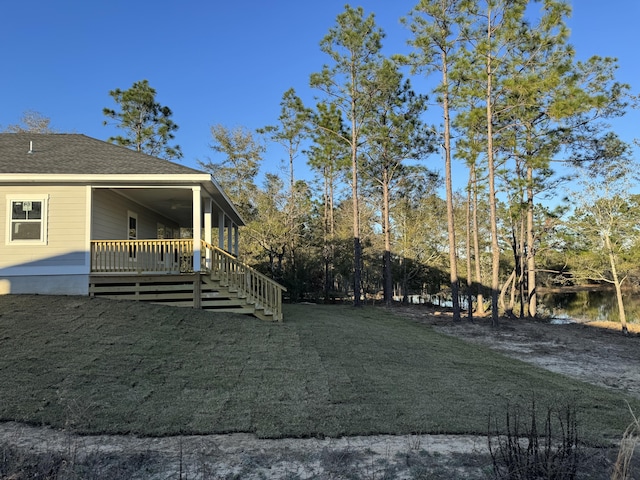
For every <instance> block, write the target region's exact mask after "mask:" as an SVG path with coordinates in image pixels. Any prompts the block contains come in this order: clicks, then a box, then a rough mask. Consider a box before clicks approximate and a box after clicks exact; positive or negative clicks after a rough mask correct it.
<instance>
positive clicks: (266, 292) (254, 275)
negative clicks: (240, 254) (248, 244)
mask: <svg viewBox="0 0 640 480" xmlns="http://www.w3.org/2000/svg"><path fill="white" fill-rule="evenodd" d="M201 242H202V250H203V252H204V254H203V255H202V270H208V271H210V272H211V275H212V277H213V276H215V277H217V278H218V279H219V280H220V281H221V282H222V283H226V284H227V285H228V286H229V287H230V288H235V289H237V290H238V292H239V293H240V294H242V295H243V296H245V297H246V299H247V301H248V302H249V303H253V304H254V305H255V307H256V308H262V309H264V311H265V313H268V314H271V315H272V316H273V319H274V320H276V321H279V322H281V321H282V318H283V315H282V293H283V292H286V291H287V289H286V288H285V287H283V286H282V285H280V284H279V283H278V282H276V281H275V280H273V279H271V278H269V277H267V276H266V275H264V274H262V273H260V272H258V271H257V270H256V269H255V268H253V267H250V266H249V265H247V264H246V263H244V262H241V261H240V260H238V259H237V258H236V257H234V256H233V255H231V254H230V253H228V252H225V251H224V250H222V249H221V248H219V247H216V246H214V245H211V244H210V243H209V242H207V241H205V240H201Z"/></svg>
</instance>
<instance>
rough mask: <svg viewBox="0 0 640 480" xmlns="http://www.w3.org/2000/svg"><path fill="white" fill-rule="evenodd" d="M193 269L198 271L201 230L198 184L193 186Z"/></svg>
mask: <svg viewBox="0 0 640 480" xmlns="http://www.w3.org/2000/svg"><path fill="white" fill-rule="evenodd" d="M192 192H193V271H194V272H196V273H198V272H199V271H200V243H201V242H200V240H201V238H202V237H201V233H200V232H201V230H202V207H201V205H200V202H201V200H200V186H197V187H193V188H192Z"/></svg>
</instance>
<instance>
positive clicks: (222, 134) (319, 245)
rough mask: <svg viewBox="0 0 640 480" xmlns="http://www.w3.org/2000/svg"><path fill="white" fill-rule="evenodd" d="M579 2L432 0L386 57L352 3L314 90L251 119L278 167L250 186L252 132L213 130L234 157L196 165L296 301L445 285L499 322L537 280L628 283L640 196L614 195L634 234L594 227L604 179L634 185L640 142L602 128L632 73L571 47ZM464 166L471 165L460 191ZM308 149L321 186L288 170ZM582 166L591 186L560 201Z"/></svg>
mask: <svg viewBox="0 0 640 480" xmlns="http://www.w3.org/2000/svg"><path fill="white" fill-rule="evenodd" d="M532 9H535V10H532ZM569 15H570V7H569V6H568V5H567V4H565V3H564V2H562V1H552V0H546V1H544V2H542V1H528V0H485V1H480V0H475V1H471V0H422V1H421V2H419V3H418V4H417V5H416V6H415V8H414V9H413V10H412V11H411V12H410V13H409V14H408V15H407V17H406V18H404V19H402V21H403V23H404V24H405V25H406V26H407V29H408V31H409V32H410V34H411V37H410V39H409V43H410V45H411V46H412V47H413V52H412V53H411V54H409V55H392V56H389V55H386V56H385V55H383V54H382V43H383V40H384V32H383V31H382V29H381V28H380V27H378V26H377V25H376V23H375V17H374V15H373V14H365V12H364V11H363V10H362V9H361V8H352V7H350V6H346V7H345V10H344V12H342V13H341V14H339V15H338V16H337V19H336V23H335V25H334V26H333V27H331V28H330V29H329V31H328V33H327V35H326V36H325V37H324V38H323V39H322V40H321V42H320V48H321V50H322V51H323V52H324V53H326V54H327V63H326V64H325V65H322V66H320V67H319V71H318V72H316V73H312V74H311V75H310V85H311V86H312V87H313V88H314V89H315V90H316V92H317V98H318V101H317V103H316V104H315V105H313V106H310V105H304V103H303V101H302V100H301V99H300V98H299V97H298V96H297V95H296V93H295V91H294V90H288V91H287V92H285V94H284V95H283V97H282V103H281V107H282V109H281V115H280V117H279V119H278V122H277V124H276V125H273V126H269V127H267V128H265V129H262V130H260V131H259V132H257V134H264V135H266V136H267V139H268V140H269V141H273V142H277V143H278V144H280V145H282V147H283V149H284V152H285V157H286V164H287V169H286V173H285V174H284V175H283V176H282V177H279V176H276V175H273V174H269V175H267V176H266V180H265V182H264V184H263V185H261V186H258V185H256V178H257V172H258V170H257V168H256V164H255V162H256V159H257V158H259V156H260V154H261V148H262V147H261V146H260V145H261V144H260V142H259V140H256V138H255V135H256V134H254V133H253V132H250V131H247V130H243V129H241V128H240V129H236V130H229V129H227V128H226V127H224V126H221V125H218V126H215V127H213V129H212V133H213V138H214V143H215V146H214V149H215V150H216V151H218V152H219V153H221V154H223V158H224V160H223V161H222V162H219V163H212V162H208V163H203V164H202V166H203V167H204V168H205V169H207V170H209V171H211V172H213V173H214V174H215V175H216V176H217V178H219V180H220V181H221V183H222V184H223V185H227V186H230V187H231V192H232V194H234V193H233V192H237V196H234V197H232V198H234V200H235V201H236V202H237V203H238V204H239V205H241V206H242V209H243V210H242V213H243V214H244V215H245V217H246V218H247V219H249V226H248V228H247V230H246V231H245V233H244V237H243V255H244V257H245V259H247V260H248V261H250V262H251V263H254V264H257V265H258V266H259V267H260V268H261V269H263V270H264V271H265V272H266V273H268V274H269V275H271V276H273V277H274V278H276V279H277V280H279V281H281V282H282V283H283V284H284V285H285V286H287V288H288V291H289V294H290V295H291V298H292V300H301V299H304V298H309V297H313V298H322V299H324V300H331V299H332V298H335V297H340V298H344V297H348V298H353V301H354V304H356V305H358V304H360V302H361V301H363V300H364V299H367V298H379V297H381V299H383V300H384V301H385V302H391V301H392V299H394V298H395V299H405V300H406V299H407V298H408V297H409V296H410V295H425V294H427V293H428V294H437V295H443V296H445V297H447V298H448V299H449V300H450V302H451V304H452V307H453V311H454V319H456V320H459V319H460V318H461V314H460V311H461V308H460V298H461V297H462V295H461V294H463V295H464V298H465V300H466V304H467V305H473V306H474V308H473V309H472V308H468V309H467V311H468V315H469V316H470V317H471V315H472V314H473V310H475V312H476V313H477V314H479V315H484V314H485V312H486V311H487V309H488V310H490V312H491V315H492V320H493V322H494V323H497V321H498V315H499V313H501V312H505V313H506V314H508V315H515V316H523V317H524V316H531V317H533V316H536V314H537V287H539V286H540V285H564V284H568V283H577V282H582V281H587V280H588V281H607V282H612V283H614V284H615V285H617V286H618V287H619V286H620V284H621V283H622V281H624V279H625V278H627V277H629V275H631V274H633V273H634V272H635V270H636V265H637V262H635V263H634V262H633V261H632V259H630V256H631V257H632V256H633V247H634V246H635V244H636V243H637V241H636V236H637V231H636V230H637V225H638V222H637V219H638V213H637V210H638V208H637V207H638V205H637V198H635V197H632V196H630V195H627V193H626V192H628V189H627V190H613V191H615V195H614V197H615V198H612V199H611V202H609V200H606V202H609V203H607V205H609V206H611V205H613V204H616V205H617V208H621V209H624V215H623V217H624V218H626V219H627V220H628V221H627V223H628V225H627V227H626V230H625V229H622V227H621V226H620V225H618V224H616V225H615V226H613V225H610V226H609V227H608V228H604V227H602V228H596V229H592V230H593V232H592V233H591V232H587V230H586V229H585V228H583V227H584V226H585V225H591V226H593V225H595V224H596V223H597V221H596V219H595V217H596V216H598V215H599V214H598V213H596V210H595V209H594V208H593V207H594V205H596V204H600V203H602V202H605V200H604V199H605V198H609V197H611V195H610V193H611V192H609V193H607V192H604V191H601V192H598V191H596V190H597V189H596V188H595V187H596V186H603V185H610V184H611V185H612V184H615V183H616V182H620V181H625V182H628V181H631V180H632V178H631V177H632V168H631V167H630V165H631V162H632V159H631V158H630V147H629V146H628V145H626V144H625V143H624V142H623V141H622V140H621V139H620V138H618V136H617V135H616V134H615V132H613V131H612V130H611V129H610V126H609V125H608V123H607V121H608V120H609V119H612V118H614V117H618V116H621V115H623V114H624V113H625V109H626V108H627V103H628V101H629V100H630V98H631V97H630V96H629V86H627V85H624V84H621V83H619V82H617V81H616V79H615V71H616V68H617V66H616V60H615V59H613V58H602V57H591V58H589V59H588V60H586V61H579V60H577V59H576V56H575V52H574V50H573V48H572V47H571V45H570V43H569V31H568V29H567V26H566V20H567V18H568V16H569ZM529 18H536V19H537V20H536V21H535V22H532V21H530V20H529ZM412 82H413V84H416V85H417V87H418V88H417V89H414V87H413V84H412ZM427 108H429V109H431V110H432V111H433V110H434V109H437V111H438V112H439V115H440V116H441V120H440V121H439V122H438V123H437V124H435V125H430V124H428V123H426V122H425V120H424V119H425V118H426V115H425V112H426V111H427ZM427 157H429V162H423V161H422V160H424V159H426V158H427ZM433 158H442V160H441V161H438V162H432V159H433ZM454 161H456V162H457V163H458V164H460V163H461V164H464V165H465V166H466V167H467V172H468V179H467V181H466V187H465V188H464V190H460V191H457V192H456V191H454V188H453V181H452V180H453V179H452V175H453V173H452V163H453V162H454ZM304 162H306V163H307V165H308V166H309V167H311V168H312V169H313V171H314V173H315V178H316V180H315V181H314V182H306V181H303V180H301V179H299V178H298V177H296V176H295V173H294V172H295V168H296V166H298V165H300V166H302V164H303V163H304ZM230 166H233V167H232V168H229V167H230ZM614 167H615V168H614ZM297 168H299V167H297ZM436 170H441V171H442V172H443V173H442V178H441V176H440V175H439V174H436V173H434V172H435V171H436ZM578 177H579V178H582V179H583V182H587V183H589V182H591V183H590V185H591V186H592V187H594V188H591V189H590V188H587V186H586V185H583V186H582V187H580V188H579V189H578V191H580V192H581V193H580V194H579V195H580V196H579V197H577V196H574V197H573V198H568V199H567V200H566V201H563V199H562V198H561V197H560V192H565V189H566V188H568V187H567V185H568V182H569V181H571V180H573V181H574V182H573V184H575V181H576V180H577V178H578ZM594 179H595V180H594ZM458 180H459V179H458ZM237 185H242V188H240V189H239V190H238V189H237V187H236V186H237ZM443 187H444V188H443ZM441 188H442V189H443V190H444V198H442V196H441V192H440V189H441ZM576 195H578V194H576ZM608 195H609V197H608ZM550 198H551V199H555V200H553V201H549V199H550ZM541 200H545V201H544V202H541ZM614 200H615V201H614ZM612 202H613V203H612ZM616 202H620V203H616ZM550 205H554V206H553V207H551V206H550ZM622 205H624V207H623V206H622ZM574 207H575V208H574ZM617 212H618V213H622V210H618V211H617ZM605 216H606V215H605V214H604V213H603V214H602V217H603V220H604V217H605ZM605 231H608V232H610V233H611V235H614V236H615V237H616V242H615V245H614V244H611V242H609V243H608V240H607V235H606V234H605ZM590 257H593V258H591V263H589V262H586V260H587V259H588V258H590ZM596 257H597V258H599V259H600V263H594V262H595V258H596ZM630 260H631V261H630ZM587 264H588V265H587ZM616 268H618V270H619V269H620V268H622V270H623V272H620V271H618V272H617V273H616ZM616 277H617V278H616ZM629 283H631V282H629ZM485 299H489V302H486V300H485Z"/></svg>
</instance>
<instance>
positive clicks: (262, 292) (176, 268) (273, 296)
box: [91, 239, 286, 321]
mask: <svg viewBox="0 0 640 480" xmlns="http://www.w3.org/2000/svg"><path fill="white" fill-rule="evenodd" d="M193 243H194V242H193V240H192V239H180V240H92V241H91V273H121V274H122V273H124V274H129V273H130V274H146V273H148V274H154V273H193V271H194V268H193V266H194V265H193V257H194V248H193ZM200 259H201V263H200V270H201V271H202V272H206V273H210V274H211V278H213V279H216V280H219V281H220V284H221V285H224V286H226V287H228V288H229V289H230V290H235V291H237V292H238V295H239V296H242V297H244V298H246V300H247V302H248V303H250V304H253V305H255V307H256V308H260V309H264V311H265V313H268V314H271V315H273V319H274V320H277V321H281V320H282V293H283V292H285V291H286V288H284V287H283V286H282V285H280V284H278V283H277V282H275V281H274V280H272V279H270V278H269V277H267V276H266V275H263V274H261V273H260V272H258V271H256V270H254V269H253V268H252V267H250V266H248V265H246V264H244V263H242V262H241V261H239V260H238V259H237V258H236V257H234V256H233V255H231V254H229V253H227V252H225V251H224V250H222V249H220V248H218V247H214V246H213V245H211V244H210V243H208V242H205V241H202V242H201V246H200Z"/></svg>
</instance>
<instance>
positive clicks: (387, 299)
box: [382, 168, 393, 306]
mask: <svg viewBox="0 0 640 480" xmlns="http://www.w3.org/2000/svg"><path fill="white" fill-rule="evenodd" d="M382 217H383V219H382V228H383V230H384V258H383V261H382V263H383V265H382V277H383V282H384V285H383V291H384V303H385V305H387V306H391V302H392V300H393V298H392V294H393V292H392V288H393V277H392V275H391V225H390V221H389V170H388V169H386V168H385V169H384V170H383V172H382Z"/></svg>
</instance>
